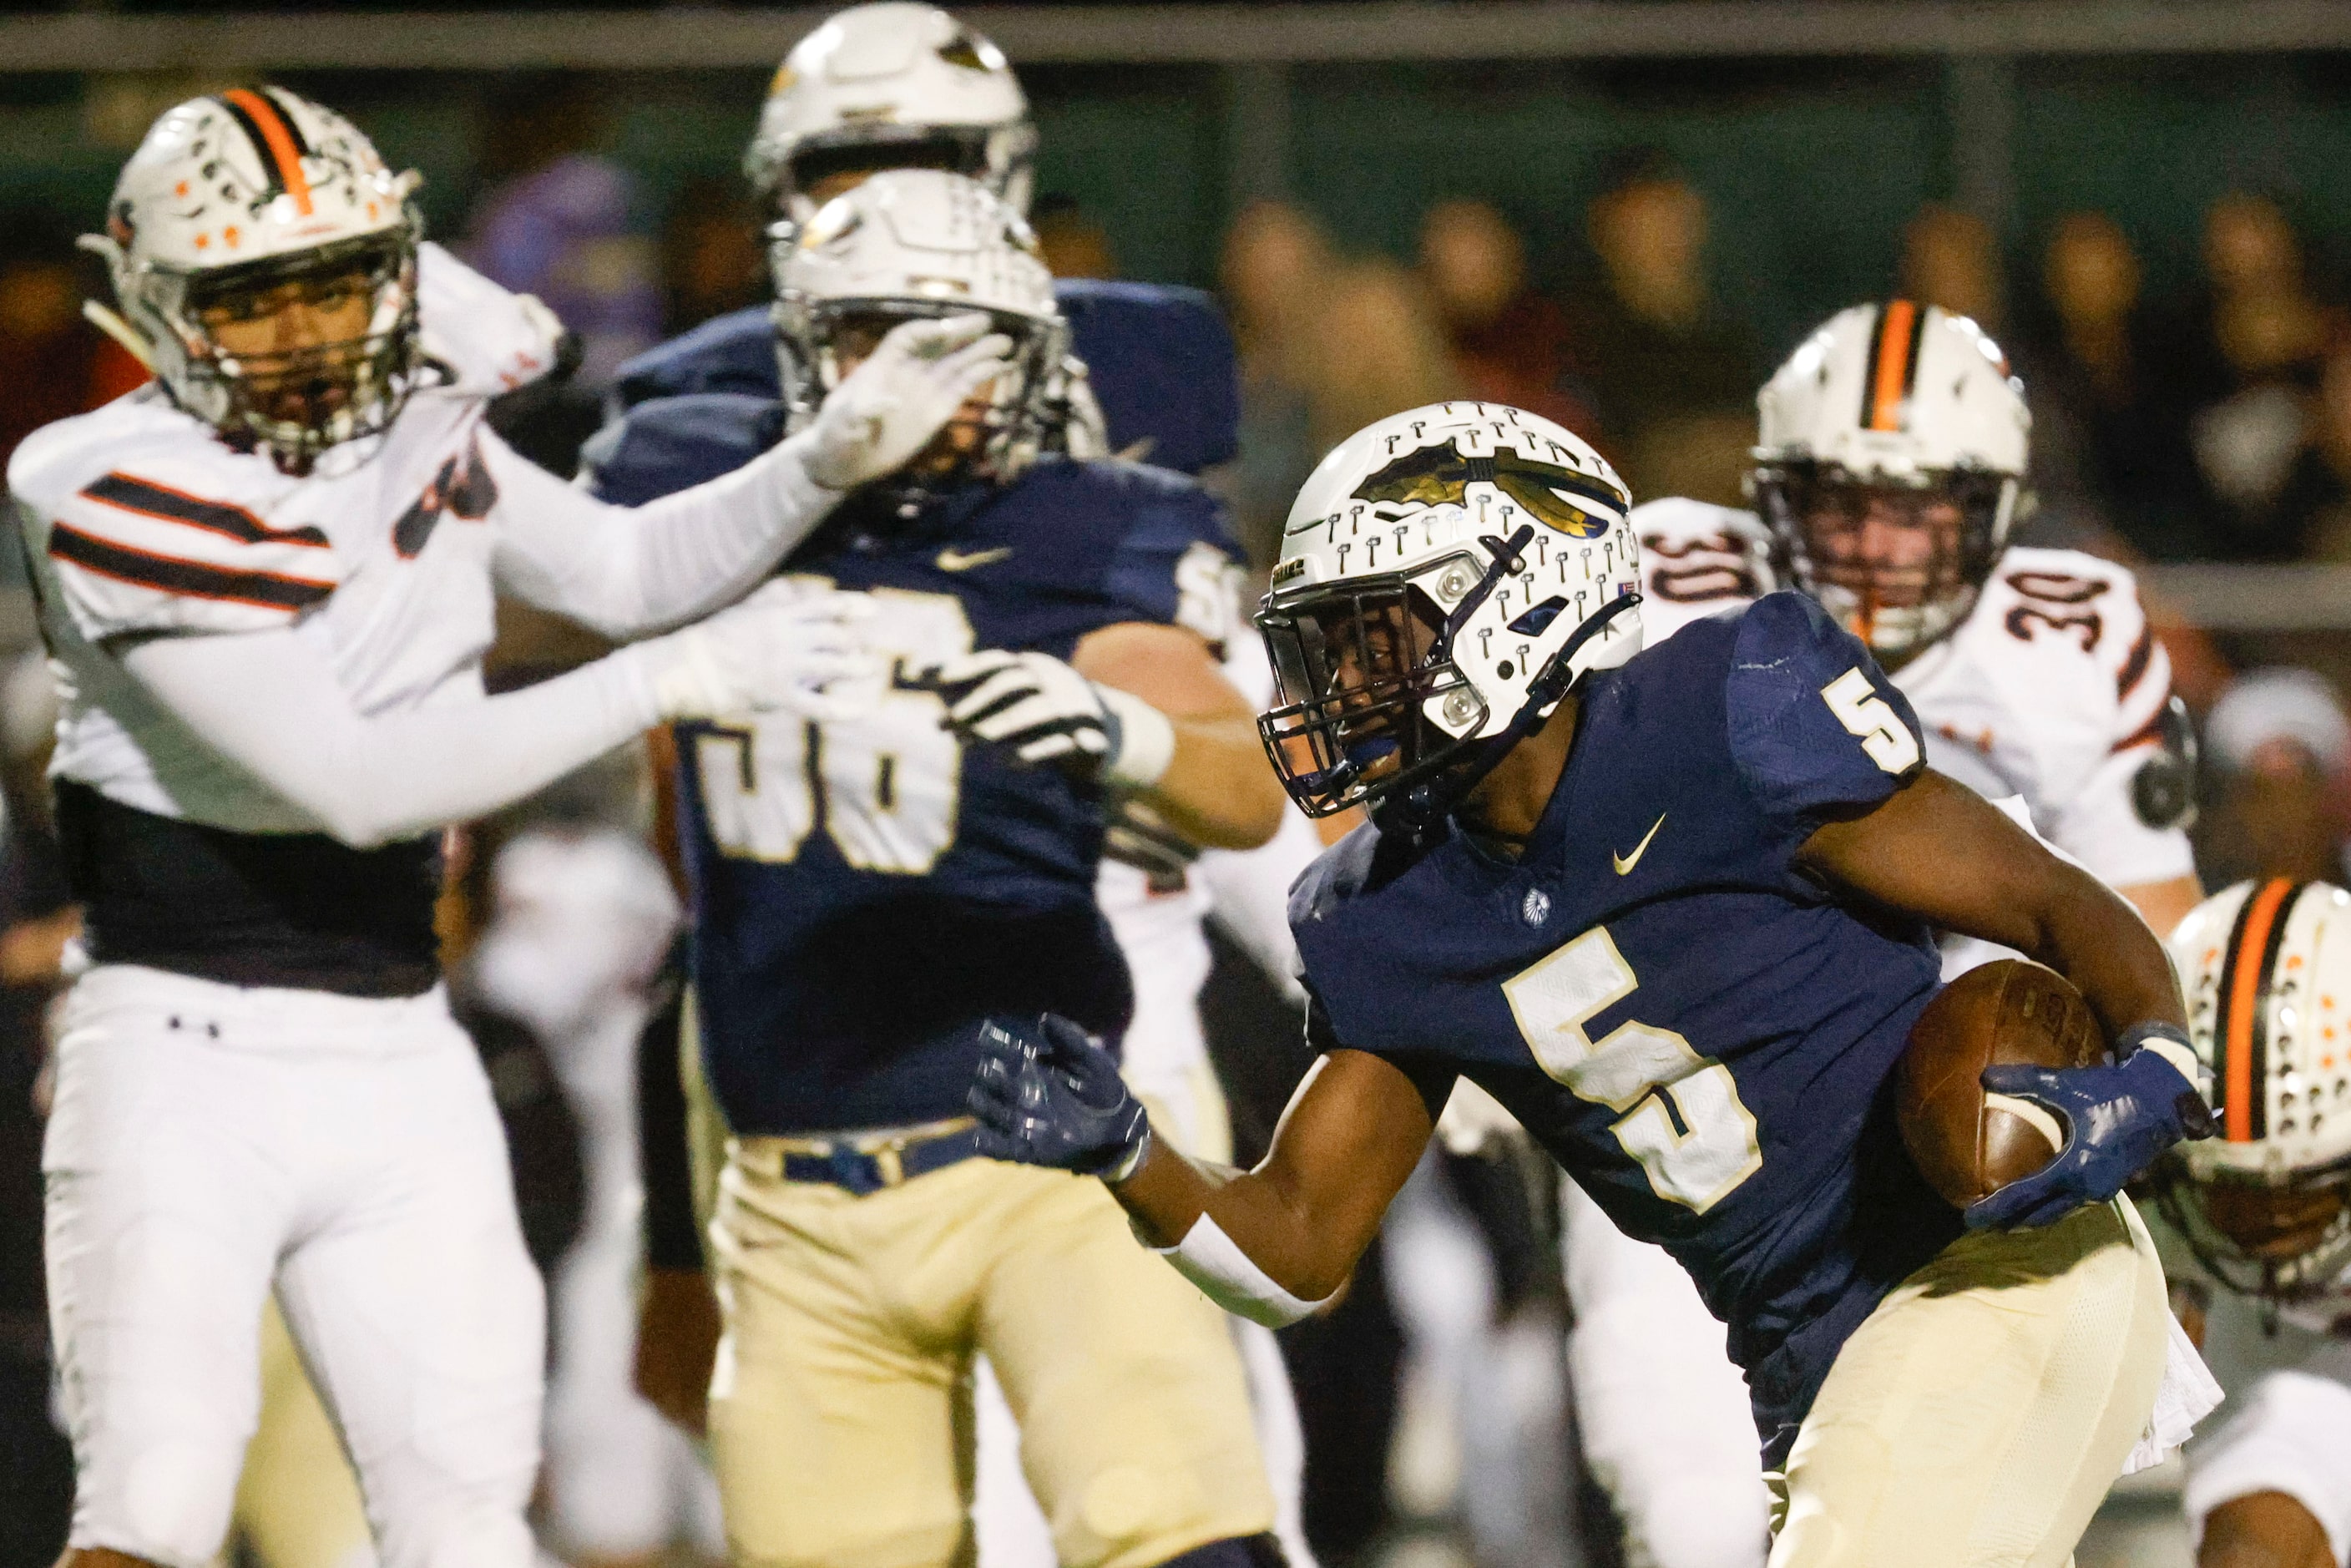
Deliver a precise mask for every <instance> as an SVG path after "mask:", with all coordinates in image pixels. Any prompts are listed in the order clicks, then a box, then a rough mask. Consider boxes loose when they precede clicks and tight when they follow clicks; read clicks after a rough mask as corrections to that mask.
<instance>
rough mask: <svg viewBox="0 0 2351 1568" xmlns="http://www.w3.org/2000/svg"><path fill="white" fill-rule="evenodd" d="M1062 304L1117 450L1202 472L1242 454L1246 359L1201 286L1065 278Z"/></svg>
mask: <svg viewBox="0 0 2351 1568" xmlns="http://www.w3.org/2000/svg"><path fill="white" fill-rule="evenodd" d="M1053 298H1054V300H1055V302H1056V303H1058V304H1059V305H1060V306H1061V315H1062V318H1063V319H1066V320H1067V321H1068V322H1069V324H1070V338H1071V348H1072V350H1073V351H1074V352H1075V353H1076V354H1077V356H1078V358H1079V359H1081V360H1082V361H1085V365H1086V372H1087V381H1088V383H1089V384H1090V385H1091V386H1092V390H1093V394H1094V399H1095V401H1096V402H1099V403H1100V404H1101V405H1102V419H1103V423H1105V424H1106V425H1107V426H1108V427H1109V433H1110V447H1111V450H1112V451H1113V452H1116V453H1119V454H1121V455H1128V456H1134V457H1139V458H1142V459H1143V460H1144V461H1146V462H1150V463H1154V464H1156V465H1159V466H1160V467H1163V468H1173V469H1175V471H1177V472H1178V473H1183V474H1197V473H1199V472H1200V471H1201V470H1202V469H1204V468H1211V467H1214V466H1215V465H1217V464H1219V463H1225V462H1229V461H1230V460H1231V459H1232V457H1233V455H1234V454H1235V453H1237V452H1238V451H1239V449H1240V371H1239V361H1238V356H1237V355H1236V354H1235V352H1234V349H1233V335H1232V330H1231V329H1230V328H1228V326H1226V324H1225V318H1224V313H1223V312H1222V311H1221V310H1219V309H1218V308H1217V302H1216V301H1215V300H1214V299H1212V298H1209V297H1208V296H1207V294H1204V293H1202V292H1201V291H1200V290H1198V289H1196V288H1180V287H1174V286H1172V285H1167V284H1157V283H1112V282H1104V281H1102V280H1100V279H1095V278H1064V279H1062V280H1061V282H1059V283H1056V284H1055V285H1054V286H1053Z"/></svg>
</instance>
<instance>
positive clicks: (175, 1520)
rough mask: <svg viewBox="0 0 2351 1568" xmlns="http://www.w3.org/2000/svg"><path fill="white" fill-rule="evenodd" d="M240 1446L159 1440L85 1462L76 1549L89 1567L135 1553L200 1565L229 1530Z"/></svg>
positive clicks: (170, 1563) (176, 1567)
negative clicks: (114, 1459)
mask: <svg viewBox="0 0 2351 1568" xmlns="http://www.w3.org/2000/svg"><path fill="white" fill-rule="evenodd" d="M241 1447H242V1446H241V1445H229V1446H224V1445H223V1444H221V1443H218V1442H195V1441H185V1442H160V1443H153V1444H150V1445H148V1446H147V1447H146V1448H142V1449H141V1450H140V1451H139V1452H137V1453H136V1454H133V1455H131V1456H130V1457H129V1458H127V1460H125V1461H123V1462H120V1463H119V1464H117V1463H106V1462H102V1461H101V1462H99V1463H98V1464H94V1465H89V1466H87V1467H86V1468H85V1469H84V1470H83V1473H82V1476H81V1480H80V1489H79V1495H78V1497H77V1499H76V1501H75V1507H74V1512H75V1517H76V1527H75V1530H74V1538H75V1540H74V1546H75V1552H74V1555H77V1556H79V1557H81V1558H85V1559H87V1560H88V1562H87V1563H86V1565H85V1568H104V1564H105V1563H106V1562H107V1560H109V1559H114V1560H118V1563H119V1561H120V1560H122V1559H129V1560H132V1561H135V1562H141V1563H155V1564H159V1565H160V1568H202V1565H203V1564H205V1563H210V1562H211V1560H212V1557H213V1554H214V1552H218V1551H219V1550H220V1544H221V1542H222V1540H223V1538H225V1536H226V1535H227V1534H228V1521H229V1511H230V1509H231V1508H232V1507H233V1506H234V1504H235V1500H236V1476H237V1469H238V1467H239V1464H240V1463H241V1461H242V1460H243V1458H244V1455H243V1453H242V1451H241Z"/></svg>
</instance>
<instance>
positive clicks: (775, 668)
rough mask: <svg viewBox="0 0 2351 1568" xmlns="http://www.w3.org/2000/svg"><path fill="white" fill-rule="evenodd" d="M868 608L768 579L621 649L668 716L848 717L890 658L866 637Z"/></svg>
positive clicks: (871, 691) (871, 693)
mask: <svg viewBox="0 0 2351 1568" xmlns="http://www.w3.org/2000/svg"><path fill="white" fill-rule="evenodd" d="M872 613H873V604H872V601H871V600H869V599H867V598H866V597H865V595H863V594H862V593H838V592H834V591H830V590H826V589H820V588H816V587H814V586H813V585H811V584H808V583H798V582H771V583H768V585H767V586H766V587H764V588H762V589H760V590H759V591H758V592H756V593H754V594H752V595H751V596H750V597H749V598H747V599H746V600H744V601H742V602H741V603H740V604H737V605H735V606H733V607H732V608H731V609H726V610H722V611H720V612H718V613H717V614H716V615H713V616H711V617H710V618H709V619H708V620H706V621H699V622H695V624H693V625H691V626H688V627H686V628H684V630H683V631H678V632H671V633H670V634H669V635H668V636H666V637H656V638H654V639H653V640H652V641H651V642H647V643H638V644H636V646H635V647H633V648H630V649H626V650H623V653H624V654H635V655H638V656H641V657H643V658H645V659H646V660H647V661H648V664H649V666H650V667H649V668H648V670H647V674H648V676H649V678H650V679H651V681H652V683H653V700H654V702H655V704H656V705H657V706H659V708H660V710H661V716H662V717H664V718H723V717H726V716H729V715H735V714H749V713H758V712H763V711H769V710H776V709H781V710H783V711H786V712H789V713H797V714H799V715H802V716H805V717H809V718H814V719H824V720H833V719H843V718H853V717H855V716H857V715H859V714H861V713H862V712H864V711H865V710H866V709H868V708H870V707H871V706H872V705H873V703H874V702H875V701H876V700H877V699H878V698H879V697H880V695H881V693H882V689H883V685H885V684H886V682H887V681H888V678H889V665H888V664H887V662H886V661H885V660H883V657H882V656H881V655H880V654H879V653H875V652H873V651H872V649H871V648H869V647H867V646H866V645H865V641H864V637H863V635H862V631H861V628H860V624H859V623H860V622H863V621H864V620H866V619H867V618H868V617H869V616H871V615H872Z"/></svg>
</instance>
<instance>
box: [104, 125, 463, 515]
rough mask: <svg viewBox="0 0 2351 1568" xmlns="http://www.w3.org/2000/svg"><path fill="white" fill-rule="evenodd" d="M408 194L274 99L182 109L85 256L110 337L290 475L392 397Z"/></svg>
mask: <svg viewBox="0 0 2351 1568" xmlns="http://www.w3.org/2000/svg"><path fill="white" fill-rule="evenodd" d="M416 183H417V177H416V176H415V175H414V174H413V173H409V174H395V173H393V172H392V171H391V170H389V169H387V168H386V167H385V166H384V162H383V160H382V159H381V157H379V156H378V155H377V153H376V150H375V148H374V146H373V145H372V144H371V142H370V141H368V139H367V138H366V137H365V136H362V135H361V134H360V132H359V131H358V129H357V128H356V127H354V126H353V125H352V124H351V123H350V121H349V120H345V119H344V118H343V117H342V116H340V115H339V114H336V113H334V112H333V111H332V110H326V109H322V108H320V107H319V105H317V104H315V103H311V102H309V101H308V99H302V98H298V97H297V96H296V95H294V94H293V93H290V92H287V90H286V89H283V88H274V87H264V88H253V89H235V90H234V91H230V92H224V93H219V94H216V95H213V96H210V97H205V98H196V99H189V100H188V101H187V102H185V103H183V104H180V105H178V106H177V107H175V108H173V109H171V110H166V111H165V112H164V114H163V116H162V119H160V120H157V121H156V122H155V124H154V125H153V127H152V128H151V129H150V130H149V131H148V132H147V137H146V140H145V141H142V142H141V143H140V146H139V151H138V152H135V153H133V154H131V162H129V163H128V164H127V165H125V166H124V168H123V171H122V177H121V179H120V181H118V182H117V183H116V185H115V188H114V197H113V200H112V201H111V202H110V204H109V205H108V208H107V220H106V232H105V233H104V234H102V235H89V236H87V237H86V238H85V239H84V241H83V244H84V245H85V246H87V247H88V248H89V249H91V250H94V251H97V252H98V253H99V254H100V255H102V256H105V257H106V260H107V264H108V267H110V270H111V272H112V274H113V281H114V293H115V298H116V299H117V301H118V302H119V303H120V306H121V309H122V316H123V317H124V318H127V322H126V321H121V320H118V321H117V322H115V323H114V324H113V327H112V328H111V329H116V330H117V331H118V335H119V336H123V337H125V338H126V340H127V342H128V345H129V346H131V348H132V349H133V350H134V351H138V352H140V353H141V357H142V358H144V359H145V360H146V361H148V363H149V364H150V365H151V366H152V368H153V370H154V371H155V374H156V376H157V378H158V379H159V380H161V381H162V383H163V385H164V386H165V387H166V388H167V389H168V390H169V391H170V392H171V394H172V399H173V400H174V401H175V402H178V403H179V405H180V406H181V407H182V408H183V409H185V410H186V411H187V412H188V413H192V414H193V415H195V416H196V417H197V418H199V419H202V420H204V421H205V422H206V423H210V424H212V425H213V426H214V427H215V428H216V429H218V430H220V431H221V432H222V433H223V434H225V435H227V436H228V437H229V438H230V439H232V440H234V441H237V442H240V443H249V444H254V445H256V446H259V447H262V448H265V449H266V450H267V451H269V452H270V453H271V455H273V456H275V457H276V458H277V461H278V463H279V465H281V466H283V467H286V468H287V469H288V470H289V471H293V472H301V471H303V470H306V469H307V468H308V466H309V465H310V464H311V463H312V462H313V461H314V460H315V459H316V457H317V456H318V455H319V453H320V452H322V451H324V450H325V449H326V448H328V447H329V446H333V445H336V444H340V443H341V442H345V441H350V440H351V439H353V438H355V437H358V436H361V435H367V434H372V433H374V432H376V431H380V430H381V429H383V428H384V427H385V426H386V425H388V424H389V423H391V422H392V415H393V414H395V413H398V411H399V408H400V404H401V402H402V400H403V399H404V398H405V396H406V394H407V390H408V386H409V382H410V379H411V376H410V371H411V367H412V363H413V359H414V348H415V339H416V247H417V243H418V240H419V239H420V238H421V236H422V234H423V225H422V222H421V220H420V219H419V217H418V216H417V213H416V210H415V207H414V205H413V203H412V202H411V201H410V193H411V192H412V191H413V189H414V188H415V185H416ZM125 328H127V331H125V330H122V329H125Z"/></svg>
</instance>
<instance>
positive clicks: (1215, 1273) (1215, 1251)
mask: <svg viewBox="0 0 2351 1568" xmlns="http://www.w3.org/2000/svg"><path fill="white" fill-rule="evenodd" d="M1152 1250H1153V1251H1155V1252H1156V1253H1158V1254H1159V1255H1160V1256H1161V1257H1162V1258H1165V1259H1166V1260H1167V1261H1169V1262H1170V1263H1173V1264H1175V1271H1176V1272H1177V1273H1179V1274H1181V1275H1183V1276H1184V1278H1186V1279H1187V1280H1189V1281H1192V1283H1194V1284H1195V1285H1197V1286H1199V1287H1200V1293H1201V1294H1202V1295H1204V1296H1206V1297H1207V1298H1208V1300H1210V1301H1214V1302H1216V1303H1217V1305H1218V1306H1220V1307H1222V1308H1224V1309H1225V1311H1227V1312H1231V1313H1234V1314H1235V1315H1236V1316H1238V1317H1244V1318H1247V1319H1249V1322H1253V1323H1263V1324H1264V1325H1265V1326H1266V1327H1268V1328H1270V1329H1281V1328H1288V1327H1289V1326H1290V1324H1292V1323H1294V1322H1297V1321H1298V1320H1299V1319H1301V1318H1303V1317H1307V1316H1310V1315H1311V1314H1312V1313H1314V1312H1317V1311H1319V1310H1320V1309H1321V1308H1322V1305H1323V1302H1325V1301H1329V1300H1330V1299H1331V1298H1330V1297H1328V1296H1325V1297H1323V1298H1322V1301H1300V1300H1299V1299H1298V1298H1297V1297H1296V1296H1293V1295H1291V1294H1290V1292H1289V1291H1285V1290H1283V1289H1282V1288H1281V1287H1280V1285H1277V1284H1275V1283H1274V1282H1273V1279H1272V1277H1271V1276H1270V1275H1269V1274H1267V1273H1266V1271H1265V1270H1262V1269H1260V1268H1259V1267H1258V1266H1257V1264H1256V1263H1254V1262H1253V1261H1251V1260H1250V1259H1249V1254H1248V1253H1246V1252H1244V1251H1242V1250H1241V1249H1240V1245H1239V1243H1238V1242H1236V1241H1235V1240H1234V1239H1232V1238H1231V1237H1229V1236H1228V1235H1226V1234H1225V1231H1224V1227H1222V1226H1220V1225H1218V1224H1217V1221H1216V1218H1215V1217H1214V1216H1213V1215H1210V1214H1207V1213H1205V1212H1204V1213H1203V1214H1202V1215H1201V1216H1200V1218H1197V1219H1196V1220H1194V1221H1193V1222H1192V1228H1191V1229H1189V1230H1187V1231H1186V1232H1185V1233H1184V1239H1183V1240H1181V1241H1179V1242H1177V1243H1176V1244H1175V1246H1173V1247H1155V1248H1153V1249H1152Z"/></svg>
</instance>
